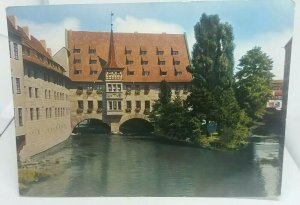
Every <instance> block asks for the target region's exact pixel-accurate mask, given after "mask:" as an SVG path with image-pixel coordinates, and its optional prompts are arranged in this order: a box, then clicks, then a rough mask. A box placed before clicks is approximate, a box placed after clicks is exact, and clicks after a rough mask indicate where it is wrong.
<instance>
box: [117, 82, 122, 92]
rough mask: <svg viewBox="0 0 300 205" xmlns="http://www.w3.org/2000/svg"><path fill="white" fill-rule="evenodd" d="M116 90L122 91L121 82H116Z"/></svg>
mask: <svg viewBox="0 0 300 205" xmlns="http://www.w3.org/2000/svg"><path fill="white" fill-rule="evenodd" d="M117 91H118V92H121V91H122V87H121V84H117Z"/></svg>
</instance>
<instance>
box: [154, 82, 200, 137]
mask: <svg viewBox="0 0 300 205" xmlns="http://www.w3.org/2000/svg"><path fill="white" fill-rule="evenodd" d="M171 94H172V93H171V89H170V87H169V85H168V83H167V82H166V81H162V82H161V83H160V94H159V99H158V101H157V102H156V103H155V104H154V105H153V109H152V112H151V113H150V115H149V118H150V120H151V121H152V123H153V125H154V129H155V132H156V133H158V134H160V135H163V136H165V137H167V138H169V139H173V140H179V141H194V140H195V139H196V138H197V137H199V136H200V134H201V128H200V126H201V122H200V120H198V118H195V117H191V116H190V113H189V111H188V109H187V107H185V106H184V104H183V101H182V100H181V99H180V98H179V96H177V97H176V98H175V99H174V100H172V99H171Z"/></svg>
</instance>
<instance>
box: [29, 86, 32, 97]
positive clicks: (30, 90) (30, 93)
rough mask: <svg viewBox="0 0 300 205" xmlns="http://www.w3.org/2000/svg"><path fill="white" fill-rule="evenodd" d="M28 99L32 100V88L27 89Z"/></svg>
mask: <svg viewBox="0 0 300 205" xmlns="http://www.w3.org/2000/svg"><path fill="white" fill-rule="evenodd" d="M28 92H29V97H30V98H32V87H28Z"/></svg>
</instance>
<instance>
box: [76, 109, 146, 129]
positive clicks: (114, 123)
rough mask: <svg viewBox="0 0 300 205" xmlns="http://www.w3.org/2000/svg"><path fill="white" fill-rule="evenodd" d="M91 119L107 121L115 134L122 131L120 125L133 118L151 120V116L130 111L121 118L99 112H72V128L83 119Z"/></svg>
mask: <svg viewBox="0 0 300 205" xmlns="http://www.w3.org/2000/svg"><path fill="white" fill-rule="evenodd" d="M89 119H97V120H101V121H102V122H104V123H106V124H107V125H108V126H110V127H111V132H112V133H113V134H118V133H120V126H121V125H122V124H123V123H124V122H126V121H128V120H131V119H142V120H146V121H148V122H149V118H148V117H147V116H146V115H144V114H140V113H129V114H127V113H126V114H124V115H122V116H120V118H116V119H112V118H111V117H109V116H107V117H106V116H104V115H103V114H102V113H100V114H98V113H90V114H87V113H83V114H77V113H76V114H71V129H72V131H73V130H74V128H75V127H76V126H77V125H78V124H79V123H80V122H82V121H84V120H89Z"/></svg>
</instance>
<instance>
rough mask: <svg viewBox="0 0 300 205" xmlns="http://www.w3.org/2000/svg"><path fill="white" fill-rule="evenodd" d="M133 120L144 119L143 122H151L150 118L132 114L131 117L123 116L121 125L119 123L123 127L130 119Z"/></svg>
mask: <svg viewBox="0 0 300 205" xmlns="http://www.w3.org/2000/svg"><path fill="white" fill-rule="evenodd" d="M133 118H137V119H143V120H146V121H147V122H150V120H149V118H148V117H147V116H146V115H144V114H139V113H136V114H130V115H123V116H122V118H121V120H120V123H119V124H120V126H121V125H122V124H123V123H124V122H126V121H128V120H130V119H133Z"/></svg>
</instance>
